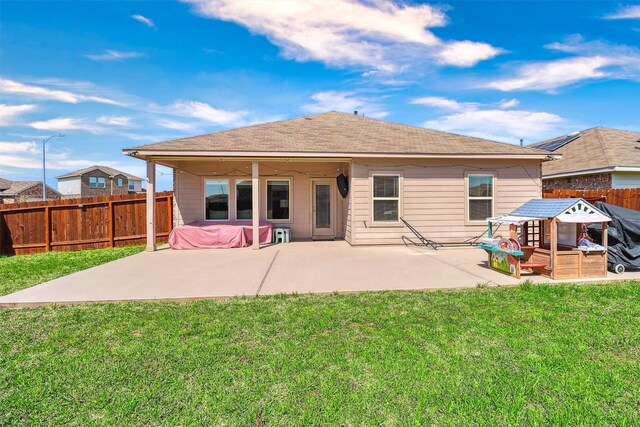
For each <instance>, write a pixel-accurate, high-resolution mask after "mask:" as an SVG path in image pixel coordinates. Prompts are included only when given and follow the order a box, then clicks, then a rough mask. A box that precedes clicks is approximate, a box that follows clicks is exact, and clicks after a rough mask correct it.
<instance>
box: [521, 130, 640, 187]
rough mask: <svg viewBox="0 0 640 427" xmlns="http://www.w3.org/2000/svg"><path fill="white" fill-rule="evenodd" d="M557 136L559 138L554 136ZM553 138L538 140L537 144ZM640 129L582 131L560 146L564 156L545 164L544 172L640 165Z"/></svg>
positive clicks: (552, 173) (546, 173) (558, 151)
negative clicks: (634, 130) (639, 147)
mask: <svg viewBox="0 0 640 427" xmlns="http://www.w3.org/2000/svg"><path fill="white" fill-rule="evenodd" d="M554 139H557V138H554ZM552 140H553V139H551V140H547V141H542V142H538V143H536V144H533V145H530V146H529V147H534V148H535V147H537V146H540V145H542V144H545V143H548V142H550V141H552ZM638 140H640V132H631V131H626V130H619V129H610V128H605V127H595V128H591V129H587V130H583V131H581V132H580V137H578V138H576V139H574V140H573V141H571V142H569V143H567V144H566V145H564V146H562V147H560V148H558V149H557V150H556V151H554V153H559V154H562V159H561V160H554V161H552V162H545V163H543V164H542V175H543V176H546V175H555V174H561V173H562V174H564V173H571V172H579V171H586V170H591V169H603V168H614V167H616V166H617V167H625V166H626V167H640V150H639V149H638V148H636V147H638V146H640V143H639V142H638Z"/></svg>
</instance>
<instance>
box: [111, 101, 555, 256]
mask: <svg viewBox="0 0 640 427" xmlns="http://www.w3.org/2000/svg"><path fill="white" fill-rule="evenodd" d="M123 151H124V153H125V154H128V155H130V156H134V157H137V158H140V159H143V160H146V161H147V171H148V172H147V175H148V176H147V180H148V182H149V183H150V185H149V187H148V188H147V198H148V199H151V197H153V188H154V185H153V183H154V182H155V163H161V164H162V165H165V166H169V167H172V168H174V191H175V196H174V197H175V198H174V200H175V202H174V203H175V205H174V211H173V212H174V220H175V223H176V225H177V226H179V225H182V224H186V223H190V222H192V221H198V220H209V221H222V222H224V221H227V220H229V221H233V220H237V219H248V220H251V219H252V218H253V223H254V229H255V230H256V231H257V226H256V225H257V219H258V218H256V217H253V212H255V211H257V212H258V213H259V219H260V220H266V221H269V222H272V223H274V224H278V225H279V224H286V225H288V226H289V227H290V229H291V234H292V237H293V238H294V239H311V238H314V239H316V238H344V239H345V240H346V241H347V242H349V243H350V244H352V245H369V244H376V245H377V244H401V243H403V236H407V237H413V236H412V235H411V233H410V232H409V231H408V230H407V228H405V227H404V225H403V223H402V221H401V220H400V218H401V217H402V218H404V219H406V220H407V221H408V222H409V223H410V224H412V225H413V226H414V227H415V228H416V229H418V230H419V231H420V232H421V233H422V234H424V235H425V236H427V237H428V238H430V239H434V240H437V241H440V242H452V241H454V242H455V241H462V240H465V239H468V238H470V237H473V236H477V235H480V234H482V233H483V232H484V231H485V230H486V227H487V224H486V218H487V217H491V216H494V215H498V214H505V213H508V212H511V211H513V210H514V209H516V208H517V207H518V206H520V205H522V204H523V203H525V202H527V201H528V200H530V199H532V198H539V197H541V180H540V165H541V163H542V162H543V161H545V160H546V159H548V158H549V157H550V153H547V152H544V151H541V150H537V149H534V148H528V147H520V146H516V145H511V144H504V143H499V142H493V141H488V140H484V139H479V138H474V137H469V136H462V135H455V134H451V133H445V132H439V131H434V130H428V129H424V128H420V127H414V126H408V125H403V124H398V123H392V122H387V121H382V120H375V119H370V118H365V117H362V116H358V115H352V114H344V113H336V112H330V113H323V114H316V115H311V116H306V117H299V118H294V119H290V120H284V121H279V122H273V123H266V124H260V125H254V126H248V127H243V128H238V129H231V130H225V131H220V132H215V133H210V134H205V135H199V136H194V137H188V138H182V139H177V140H172V141H166V142H159V143H155V144H147V145H141V146H137V147H132V148H127V149H124V150H123ZM551 157H553V155H551ZM340 174H344V175H346V176H347V177H348V181H347V182H348V183H349V192H348V194H347V195H346V197H345V198H343V197H342V196H341V195H340V193H339V191H338V188H337V185H336V177H337V176H338V175H340ZM256 184H257V185H256ZM152 213H153V211H152V210H148V211H147V214H148V218H147V224H150V225H149V226H148V227H150V229H153V228H152V224H153V218H154V216H153V215H152ZM149 235H150V236H151V233H149ZM150 239H151V238H150ZM256 240H257V239H255V240H254V242H255V241H256ZM149 241H150V242H151V240H149ZM149 245H150V248H152V247H153V246H152V244H151V243H150V244H149Z"/></svg>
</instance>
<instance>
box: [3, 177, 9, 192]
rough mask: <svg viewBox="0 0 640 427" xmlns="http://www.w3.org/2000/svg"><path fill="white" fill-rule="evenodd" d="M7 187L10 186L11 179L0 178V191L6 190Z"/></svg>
mask: <svg viewBox="0 0 640 427" xmlns="http://www.w3.org/2000/svg"><path fill="white" fill-rule="evenodd" d="M9 187H11V181H9V180H8V179H4V178H0V191H2V190H6V189H7V188H9Z"/></svg>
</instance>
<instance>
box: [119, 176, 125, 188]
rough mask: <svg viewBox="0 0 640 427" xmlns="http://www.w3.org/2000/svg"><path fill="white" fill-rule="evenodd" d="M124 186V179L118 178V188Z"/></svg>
mask: <svg viewBox="0 0 640 427" xmlns="http://www.w3.org/2000/svg"><path fill="white" fill-rule="evenodd" d="M123 185H124V181H123V180H122V178H118V187H120V188H121V187H122V186H123Z"/></svg>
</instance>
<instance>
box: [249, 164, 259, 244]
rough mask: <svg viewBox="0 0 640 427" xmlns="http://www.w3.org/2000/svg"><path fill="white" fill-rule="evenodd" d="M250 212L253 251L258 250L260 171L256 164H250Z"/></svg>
mask: <svg viewBox="0 0 640 427" xmlns="http://www.w3.org/2000/svg"><path fill="white" fill-rule="evenodd" d="M251 212H252V226H251V230H252V231H253V245H252V248H253V249H260V171H259V169H258V162H253V163H252V164H251Z"/></svg>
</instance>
